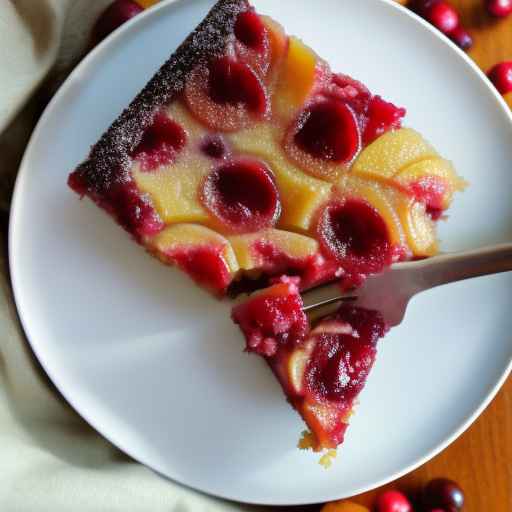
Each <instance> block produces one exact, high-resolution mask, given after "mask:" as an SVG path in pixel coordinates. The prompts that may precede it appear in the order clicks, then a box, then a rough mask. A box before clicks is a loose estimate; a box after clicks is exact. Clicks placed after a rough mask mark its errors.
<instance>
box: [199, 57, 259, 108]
mask: <svg viewBox="0 0 512 512" xmlns="http://www.w3.org/2000/svg"><path fill="white" fill-rule="evenodd" d="M208 86H209V91H210V97H211V99H212V100H213V101H214V102H215V103H219V104H221V105H222V104H225V103H229V104H232V105H239V104H241V105H243V106H245V107H246V108H248V109H249V110H250V111H251V112H254V113H257V114H263V113H264V112H265V110H266V108H267V98H266V95H265V91H264V90H263V88H262V86H261V82H260V81H259V79H258V78H257V76H256V75H255V73H254V71H253V70H252V69H251V68H250V67H249V66H248V65H247V64H244V63H243V62H238V61H236V60H234V59H232V58H230V57H221V58H220V59H217V60H215V61H213V62H212V63H211V65H210V73H209V78H208Z"/></svg>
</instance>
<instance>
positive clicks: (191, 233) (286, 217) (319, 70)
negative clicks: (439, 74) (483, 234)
mask: <svg viewBox="0 0 512 512" xmlns="http://www.w3.org/2000/svg"><path fill="white" fill-rule="evenodd" d="M404 115H405V110H404V109H402V108H397V107H395V106H394V105H392V104H391V103H388V102H386V101H384V100H383V99H382V98H381V97H380V96H375V95H373V94H372V93H370V91H368V89H367V88H366V87H365V86H364V85H362V84H361V83H360V82H357V81H355V80H353V79H352V78H350V77H348V76H346V75H341V74H335V73H333V72H332V71H331V70H330V68H329V66H328V64H327V63H326V62H325V61H323V60H322V59H320V58H319V57H318V56H317V55H316V54H315V53H314V52H313V51H312V50H311V49H310V48H308V47H307V46H306V45H304V44H303V43H302V42H301V41H300V40H299V39H297V38H295V37H289V36H287V35H286V34H285V32H284V30H283V29H282V27H281V26H280V25H279V24H278V23H276V22H275V21H273V20H271V19H270V18H268V17H265V16H260V15H259V14H257V13H256V12H255V11H254V9H253V8H252V7H251V6H250V5H249V4H248V2H246V1H245V0H221V1H220V2H218V3H217V5H216V6H215V7H214V8H213V9H212V11H211V12H210V13H209V14H208V16H207V17H206V18H205V20H204V21H203V22H202V23H201V24H200V25H199V27H197V29H196V30H195V31H194V32H192V34H191V35H190V36H189V37H188V39H187V40H186V41H185V42H184V43H183V44H182V45H181V46H180V47H179V48H178V50H177V51H176V52H175V53H174V55H172V57H171V58H170V59H169V61H168V62H167V63H165V64H164V65H163V67H162V68H161V69H160V71H159V72H158V73H157V74H156V75H155V76H154V77H153V79H152V80H151V81H150V82H149V83H148V85H147V86H146V87H145V89H144V90H143V91H142V92H141V93H140V94H139V95H138V96H137V97H136V98H135V100H134V101H133V102H132V104H131V105H130V106H129V107H128V108H127V109H126V110H125V111H124V112H123V113H122V114H121V115H120V117H119V118H118V119H117V120H116V121H115V122H114V123H113V124H112V126H111V127H110V128H109V129H108V130H107V131H106V133H105V134H104V135H103V136H102V137H101V139H100V140H99V141H98V142H97V143H96V145H94V146H93V148H92V150H91V153H90V155H89V157H88V159H87V160H86V161H85V162H83V163H82V164H81V165H80V166H79V167H78V168H77V169H76V170H75V171H74V172H73V173H72V174H71V175H70V177H69V185H70V186H71V188H72V189H73V190H75V191H76V192H77V193H78V194H80V195H81V196H88V197H89V198H90V199H92V200H93V201H94V202H95V203H96V204H98V205H99V206H100V207H101V208H103V209H104V210H106V211H107V212H108V213H110V215H111V216H112V217H113V218H114V219H115V220H116V221H117V222H118V223H119V224H120V225H121V226H123V227H124V228H125V229H126V230H127V231H128V232H129V233H130V234H131V235H132V236H133V238H134V239H135V240H136V241H137V242H139V243H140V244H142V245H144V246H145V247H146V248H147V249H148V250H149V251H150V252H151V253H153V254H154V255H156V256H157V257H158V258H160V259H161V260H162V261H164V262H165V263H169V264H171V265H176V266H178V267H179V268H180V269H182V270H183V271H184V272H187V273H188V274H189V275H190V276H191V277H192V278H193V279H194V280H195V281H196V282H197V283H198V284H200V285H201V286H204V287H206V288H208V289H209V290H211V291H213V292H214V293H216V294H218V295H225V294H227V293H228V292H230V291H232V292H233V291H238V290H241V289H250V288H254V287H259V286H261V285H263V284H265V283H266V282H268V281H269V279H270V278H271V277H273V276H279V275H282V274H288V275H297V276H300V277H301V282H302V286H303V287H310V286H312V285H315V284H318V283H319V282H322V281H326V280H329V279H332V278H334V277H342V278H344V279H345V281H346V282H358V281H359V280H360V279H362V278H363V277H364V276H365V275H367V274H369V273H374V272H379V271H381V270H382V269H383V268H384V267H385V266H387V265H389V264H390V263H392V262H393V261H397V260H400V259H402V260H403V259H407V258H411V257H423V256H428V255H431V254H434V253H435V251H436V237H435V223H436V221H437V219H438V218H439V217H441V216H442V213H443V212H444V210H445V209H446V208H447V207H448V206H449V204H450V201H451V199H452V195H453V193H454V191H456V190H459V189H460V188H461V186H462V183H463V182H462V181H461V180H460V179H459V178H458V177H457V175H456V174H455V171H454V169H453V167H452V166H451V164H450V163H449V162H448V161H446V160H444V159H443V158H441V157H440V156H439V155H438V154H437V153H436V151H435V150H434V148H432V146H431V145H430V144H428V143H427V142H426V141H425V140H424V139H423V138H422V137H421V135H420V134H418V133H417V132H415V131H413V130H411V129H405V128H401V122H402V118H403V116H404Z"/></svg>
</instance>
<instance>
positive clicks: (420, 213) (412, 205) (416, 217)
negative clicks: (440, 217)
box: [394, 192, 438, 258]
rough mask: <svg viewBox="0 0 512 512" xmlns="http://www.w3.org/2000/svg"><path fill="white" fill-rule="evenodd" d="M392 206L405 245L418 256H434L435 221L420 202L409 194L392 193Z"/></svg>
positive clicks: (435, 248) (436, 248) (435, 242)
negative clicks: (398, 220) (405, 241)
mask: <svg viewBox="0 0 512 512" xmlns="http://www.w3.org/2000/svg"><path fill="white" fill-rule="evenodd" d="M394 206H395V209H396V212H397V214H398V216H399V218H400V222H401V224H402V226H403V228H404V232H405V236H406V240H407V246H408V247H409V249H410V250H411V251H412V255H413V256H415V257H418V258H421V257H426V256H434V255H435V254H437V252H438V244H437V238H436V223H435V221H434V220H433V219H432V217H431V216H430V215H429V213H428V212H427V208H426V205H425V203H421V202H419V201H417V200H416V198H414V197H411V196H410V195H409V194H406V193H400V192H397V193H396V194H394Z"/></svg>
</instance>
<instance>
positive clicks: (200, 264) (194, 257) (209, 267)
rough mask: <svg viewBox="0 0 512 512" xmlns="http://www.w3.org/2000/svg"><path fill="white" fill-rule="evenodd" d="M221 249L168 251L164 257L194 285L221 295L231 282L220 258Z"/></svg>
mask: <svg viewBox="0 0 512 512" xmlns="http://www.w3.org/2000/svg"><path fill="white" fill-rule="evenodd" d="M223 249H224V248H223V247H216V246H204V247H193V248H183V249H177V250H174V251H170V252H169V253H167V254H166V256H167V257H168V258H169V259H170V260H172V261H173V262H174V263H175V264H176V265H177V266H178V267H179V268H181V270H183V272H186V273H187V274H188V275H189V276H190V277H191V278H192V279H194V281H195V282H196V283H198V284H199V285H201V286H205V287H207V288H209V289H211V290H212V291H213V292H217V293H219V294H221V295H222V294H223V293H224V292H225V290H226V288H227V287H228V285H229V283H230V281H231V273H230V271H229V268H228V266H227V264H226V261H225V260H224V258H223V257H222V250H223Z"/></svg>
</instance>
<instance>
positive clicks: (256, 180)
mask: <svg viewBox="0 0 512 512" xmlns="http://www.w3.org/2000/svg"><path fill="white" fill-rule="evenodd" d="M201 199H202V201H203V204H204V205H205V207H206V208H207V209H208V210H209V211H210V212H211V213H212V214H213V215H214V216H215V217H216V218H217V219H219V220H220V221H221V222H222V223H223V224H224V225H225V227H227V228H228V229H230V230H231V231H232V232H238V233H244V232H245V233H246V232H251V231H257V230H258V229H261V228H264V227H269V226H272V225H273V224H274V223H275V222H276V220H277V218H278V216H279V214H280V212H281V203H280V201H279V192H278V190H277V187H276V185H275V183H274V180H273V177H272V174H271V172H270V170H269V169H268V168H267V166H266V165H265V164H263V163H262V162H259V161H257V160H249V159H238V160H233V161H231V162H228V163H226V164H224V165H222V166H221V167H219V168H217V169H215V170H214V171H213V172H211V173H210V174H209V175H208V176H207V178H206V180H205V182H204V185H203V192H202V198H201Z"/></svg>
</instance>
